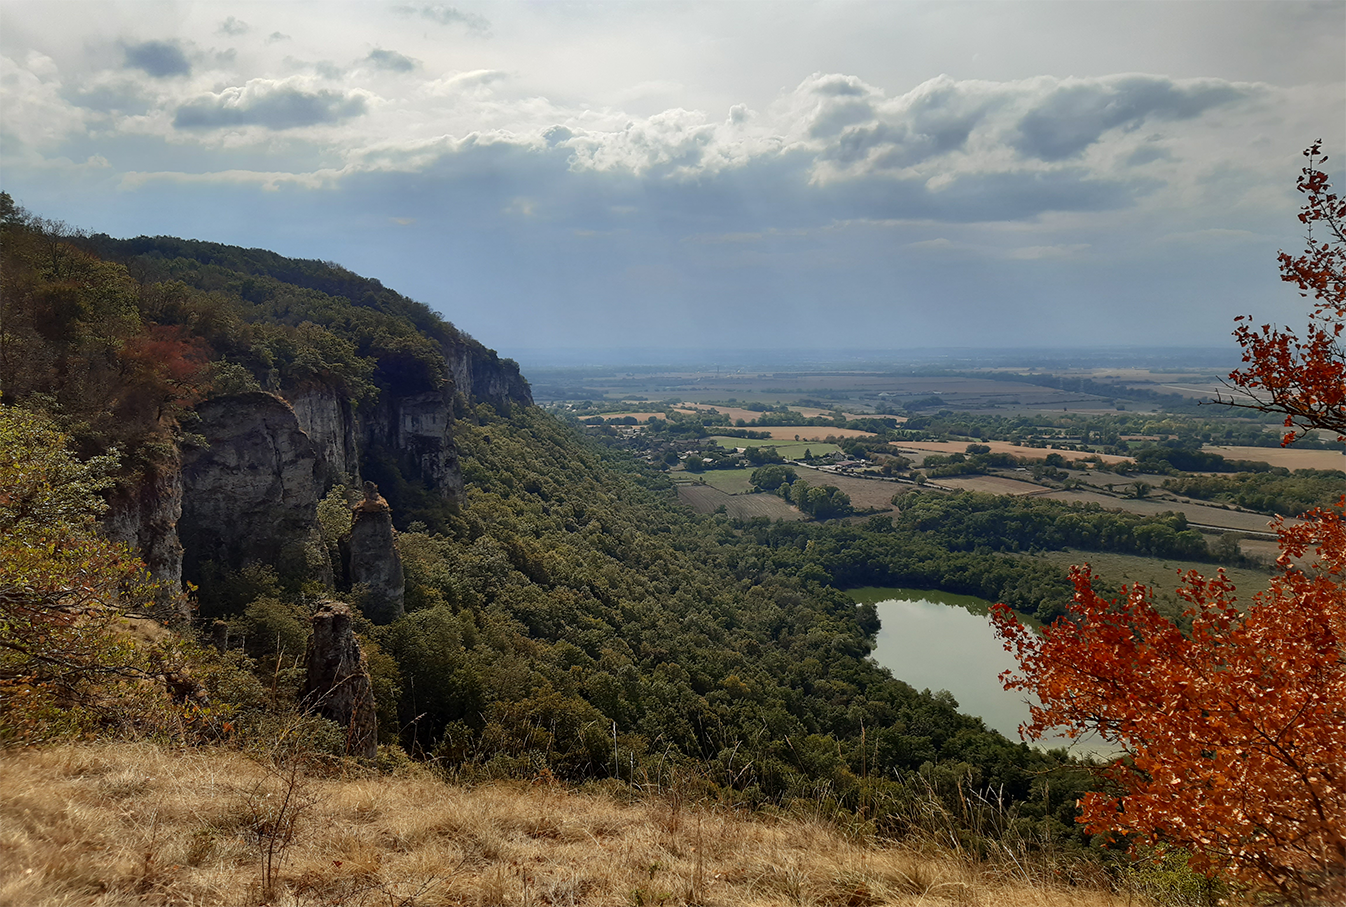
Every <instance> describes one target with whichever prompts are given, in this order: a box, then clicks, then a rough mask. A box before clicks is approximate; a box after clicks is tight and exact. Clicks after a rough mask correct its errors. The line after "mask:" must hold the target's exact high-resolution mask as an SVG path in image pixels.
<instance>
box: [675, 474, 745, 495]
mask: <svg viewBox="0 0 1346 907" xmlns="http://www.w3.org/2000/svg"><path fill="white" fill-rule="evenodd" d="M752 474H753V470H752V469H708V470H706V471H705V472H697V473H692V472H675V473H674V474H673V482H674V484H676V485H709V486H710V487H711V488H715V489H717V490H719V491H723V492H724V493H725V494H749V493H751V492H752V483H751V482H749V481H748V478H749V476H751V475H752Z"/></svg>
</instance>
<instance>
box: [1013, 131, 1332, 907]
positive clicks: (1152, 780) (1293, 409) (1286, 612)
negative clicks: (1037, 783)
mask: <svg viewBox="0 0 1346 907" xmlns="http://www.w3.org/2000/svg"><path fill="white" fill-rule="evenodd" d="M1306 155H1307V156H1308V158H1309V164H1308V166H1306V167H1305V168H1304V171H1303V175H1302V176H1301V178H1300V180H1299V189H1300V191H1301V192H1303V193H1304V194H1305V195H1306V196H1307V202H1306V203H1305V206H1304V209H1303V212H1302V213H1301V215H1300V220H1301V221H1302V222H1303V223H1304V224H1305V225H1306V227H1307V229H1308V232H1309V237H1308V247H1307V249H1306V251H1305V253H1304V254H1303V255H1300V256H1297V257H1292V256H1289V255H1286V254H1284V253H1282V254H1281V256H1280V263H1281V275H1282V277H1283V279H1285V280H1287V281H1290V282H1293V283H1295V284H1296V285H1297V286H1299V288H1300V290H1301V292H1302V293H1304V294H1305V295H1306V296H1307V295H1312V296H1313V297H1314V298H1315V300H1316V302H1315V304H1314V309H1313V313H1312V315H1311V316H1310V324H1309V327H1308V330H1307V332H1306V334H1305V336H1304V337H1303V338H1302V339H1301V338H1299V337H1297V336H1296V335H1294V334H1292V333H1289V332H1287V331H1282V330H1280V329H1278V328H1273V327H1272V326H1270V325H1266V326H1263V327H1262V328H1261V330H1254V329H1253V328H1251V327H1249V326H1248V325H1247V324H1246V323H1245V322H1246V319H1241V320H1240V322H1239V327H1238V329H1237V330H1236V332H1235V336H1236V337H1237V338H1238V340H1239V342H1240V343H1241V344H1242V345H1243V348H1244V362H1245V363H1247V364H1248V365H1247V367H1246V368H1245V369H1243V370H1241V371H1237V372H1234V373H1233V375H1232V376H1231V381H1232V383H1233V386H1234V387H1235V388H1237V389H1238V390H1239V391H1240V392H1241V393H1242V394H1243V395H1244V400H1243V401H1241V402H1238V401H1236V402H1235V403H1234V405H1237V406H1244V407H1251V408H1254V409H1258V410H1262V411H1265V412H1275V413H1278V414H1282V415H1284V417H1285V425H1286V427H1287V428H1288V429H1290V430H1289V431H1288V432H1287V434H1286V436H1285V442H1286V443H1289V442H1290V441H1291V440H1293V439H1294V437H1295V436H1296V434H1298V433H1302V432H1303V431H1305V430H1307V429H1313V428H1326V429H1329V430H1332V431H1336V432H1338V433H1339V434H1341V433H1346V416H1344V415H1343V409H1342V407H1343V399H1344V398H1346V375H1344V373H1343V358H1342V348H1341V345H1340V337H1341V332H1342V324H1343V321H1344V320H1346V236H1343V232H1342V227H1343V224H1346V206H1343V204H1342V203H1341V202H1339V201H1338V199H1337V197H1336V196H1335V195H1333V194H1331V192H1330V191H1329V186H1328V182H1327V177H1326V175H1325V174H1324V173H1323V172H1322V171H1321V170H1320V169H1319V168H1320V166H1321V165H1322V163H1323V161H1324V160H1326V159H1325V158H1324V157H1323V156H1322V155H1321V152H1320V147H1319V144H1317V143H1315V144H1314V145H1313V146H1312V147H1311V148H1309V150H1308V151H1307V152H1306ZM1315 230H1318V231H1319V233H1321V232H1322V231H1326V232H1327V233H1328V237H1327V238H1326V240H1325V241H1320V238H1321V237H1320V236H1319V235H1316V234H1315ZM1344 511H1346V499H1344V500H1343V501H1342V502H1341V503H1340V504H1339V505H1338V506H1337V507H1335V508H1332V509H1329V510H1315V511H1312V512H1310V513H1308V514H1305V516H1304V520H1303V522H1302V523H1300V524H1297V525H1294V526H1285V525H1278V528H1277V531H1278V533H1279V536H1280V549H1281V555H1280V558H1279V566H1280V572H1279V573H1278V575H1276V576H1275V577H1274V578H1273V579H1272V581H1271V587H1270V589H1269V590H1268V591H1267V592H1265V593H1262V594H1260V595H1258V596H1256V597H1254V599H1253V602H1252V603H1251V606H1247V607H1244V606H1242V605H1240V604H1239V603H1238V602H1237V601H1236V599H1235V594H1234V593H1235V590H1234V587H1233V585H1232V584H1231V583H1230V582H1229V581H1228V580H1227V579H1225V577H1224V576H1223V574H1221V575H1220V576H1218V577H1217V578H1215V579H1206V578H1204V577H1202V576H1200V575H1199V574H1197V573H1196V572H1195V571H1193V572H1190V573H1188V574H1187V575H1186V577H1185V586H1184V588H1182V589H1180V590H1179V593H1180V594H1181V595H1182V597H1183V598H1184V599H1185V600H1186V601H1188V602H1189V603H1190V604H1191V608H1190V609H1189V610H1188V611H1187V612H1186V613H1185V615H1184V616H1185V618H1186V619H1188V620H1190V621H1191V629H1190V631H1189V632H1186V633H1184V632H1183V631H1181V630H1180V629H1179V628H1178V627H1177V626H1175V625H1174V624H1173V623H1172V622H1170V621H1168V620H1167V619H1165V618H1164V617H1162V616H1161V615H1160V614H1159V613H1158V612H1157V611H1156V610H1155V608H1154V606H1153V601H1152V598H1151V594H1150V591H1149V590H1148V589H1146V588H1145V587H1144V586H1142V585H1139V584H1137V585H1135V586H1131V587H1123V589H1122V596H1121V598H1120V599H1118V600H1117V601H1108V600H1105V599H1103V598H1101V597H1100V596H1099V595H1097V594H1096V593H1095V591H1094V589H1093V582H1092V580H1093V577H1092V576H1091V575H1090V573H1089V571H1088V568H1087V567H1085V568H1076V570H1075V571H1074V574H1073V578H1074V583H1075V596H1074V601H1073V603H1072V605H1071V607H1070V611H1069V613H1068V615H1067V616H1066V617H1065V618H1062V619H1059V620H1057V621H1056V622H1055V623H1053V624H1052V625H1050V626H1049V627H1046V628H1044V629H1043V630H1042V631H1041V633H1037V632H1034V631H1032V630H1029V629H1026V628H1025V627H1023V626H1022V625H1020V624H1019V623H1018V621H1017V620H1016V619H1015V618H1014V616H1013V613H1012V612H1011V611H1010V609H1009V608H1007V607H1006V606H1004V605H997V606H996V608H995V610H994V612H993V614H992V622H993V624H994V626H995V629H996V632H997V633H998V634H999V635H1000V637H1001V638H1002V639H1003V640H1004V642H1005V647H1006V649H1007V650H1009V651H1010V652H1012V653H1013V654H1014V655H1015V657H1016V658H1017V659H1018V662H1019V666H1020V671H1021V673H1019V674H1017V675H1014V674H1011V673H1008V672H1007V673H1006V675H1004V676H1002V681H1003V682H1004V684H1005V686H1006V688H1007V689H1010V690H1021V691H1024V692H1026V693H1029V694H1031V696H1032V697H1033V698H1034V699H1036V703H1035V704H1032V705H1031V707H1030V721H1029V723H1028V724H1027V725H1026V726H1024V727H1023V729H1022V732H1023V733H1024V734H1025V735H1026V736H1027V737H1030V738H1035V739H1036V738H1040V737H1041V736H1042V735H1043V734H1044V733H1046V732H1047V731H1048V729H1050V728H1055V727H1060V728H1064V729H1065V731H1066V733H1067V734H1068V735H1070V736H1072V737H1077V736H1079V735H1080V734H1083V733H1085V732H1089V731H1095V732H1098V733H1099V734H1101V735H1102V736H1103V737H1104V738H1105V739H1107V740H1109V741H1111V742H1113V743H1115V744H1116V745H1118V746H1119V747H1120V748H1122V750H1123V751H1124V755H1123V756H1122V757H1120V758H1117V759H1115V760H1114V761H1113V762H1112V763H1111V764H1110V765H1109V766H1108V767H1107V768H1106V769H1105V771H1104V774H1105V784H1104V785H1103V789H1102V790H1101V791H1100V792H1096V793H1091V794H1089V795H1087V796H1086V797H1085V798H1084V799H1083V800H1081V802H1080V807H1081V815H1080V821H1081V822H1082V823H1084V824H1085V825H1086V826H1087V828H1088V830H1089V831H1090V832H1091V833H1114V834H1120V835H1125V836H1131V837H1130V840H1131V841H1132V843H1142V842H1144V843H1151V844H1160V845H1177V846H1180V847H1183V848H1186V849H1187V850H1188V852H1189V853H1190V854H1191V860H1190V862H1191V865H1192V866H1193V868H1195V869H1198V870H1201V871H1204V872H1207V873H1211V874H1215V873H1226V874H1228V875H1230V876H1232V877H1233V878H1236V879H1240V880H1243V881H1244V882H1246V883H1249V884H1251V885H1252V886H1254V887H1257V888H1263V889H1271V890H1275V891H1278V892H1279V893H1280V894H1281V896H1282V897H1284V898H1287V899H1291V900H1304V899H1320V900H1326V901H1327V902H1331V903H1338V902H1340V901H1341V899H1346V523H1344V522H1343V512H1344Z"/></svg>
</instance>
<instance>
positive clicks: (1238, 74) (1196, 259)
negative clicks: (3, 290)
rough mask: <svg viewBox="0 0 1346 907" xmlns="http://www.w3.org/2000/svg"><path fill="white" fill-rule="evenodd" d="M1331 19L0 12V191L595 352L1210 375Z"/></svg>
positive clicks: (1323, 66) (1253, 288)
mask: <svg viewBox="0 0 1346 907" xmlns="http://www.w3.org/2000/svg"><path fill="white" fill-rule="evenodd" d="M1316 139H1322V140H1323V141H1324V148H1325V150H1326V151H1327V153H1328V154H1329V155H1331V161H1330V162H1329V164H1328V169H1329V171H1330V172H1331V173H1332V174H1333V175H1334V178H1335V180H1336V184H1337V185H1338V186H1342V185H1346V179H1344V178H1343V176H1342V174H1343V172H1344V171H1343V170H1342V168H1341V166H1340V165H1341V163H1342V161H1343V160H1346V0H1333V2H1322V3H1319V2H1298V0H1278V2H1271V3H1260V2H1223V0H1222V2H1201V0H1190V2H1189V0H1147V2H1109V0H1097V2H1016V0H1000V2H989V3H983V2H898V0H889V2H880V3H867V2H792V0H780V2H766V0H758V2H747V0H722V2H692V3H680V2H636V0H627V2H515V3H457V4H455V5H448V4H447V3H426V2H423V0H394V2H376V0H365V2H358V3H332V2H304V3H299V2H284V0H270V2H194V3H172V2H149V0H144V2H130V3H119V2H97V3H81V2H51V0H46V2H40V3H32V2H17V0H0V189H3V190H5V191H7V192H9V193H10V194H11V195H13V196H14V198H15V200H16V201H17V202H18V203H19V204H21V205H23V206H25V207H26V208H27V209H28V210H29V211H30V212H32V213H34V214H36V215H40V216H43V217H47V218H52V219H56V220H62V221H65V222H67V223H68V224H70V225H71V226H74V227H79V228H83V229H87V230H90V231H93V232H105V233H109V234H111V235H113V236H136V235H141V234H148V235H156V234H167V235H176V236H183V237H189V238H194V239H203V240H210V241H215V242H223V243H230V244H236V245H242V246H249V247H262V248H268V249H272V250H275V251H277V252H279V253H281V254H284V255H289V256H294V257H299V258H313V259H320V260H324V261H335V262H337V263H339V264H341V265H343V266H345V267H347V268H349V269H351V270H353V271H355V272H357V273H360V274H363V275H366V276H370V277H376V278H378V279H379V280H381V281H382V282H383V283H384V284H385V285H387V286H389V287H392V288H393V289H396V290H398V291H400V292H402V293H403V294H405V295H407V296H410V297H412V298H414V299H418V300H420V301H422V302H425V303H427V304H429V305H430V306H432V307H433V308H435V309H436V310H438V311H440V312H442V313H443V314H444V315H445V317H447V318H448V319H449V320H451V321H452V322H454V323H455V324H456V325H458V326H459V327H460V328H463V329H464V330H466V331H468V332H469V333H471V334H472V335H474V336H475V337H477V338H478V339H480V340H481V341H482V342H484V343H486V344H487V345H488V346H491V347H493V348H496V349H498V350H500V351H501V352H502V353H503V354H505V355H515V356H516V358H519V359H520V361H521V362H522V363H523V364H524V365H525V366H526V365H527V361H528V357H529V356H530V355H537V354H538V353H539V351H547V350H551V351H565V350H583V349H594V348H617V347H620V348H632V347H646V348H656V349H657V348H669V349H673V348H677V349H686V348H708V349H716V348H726V349H728V348H733V349H749V348H752V349H772V348H792V349H819V350H841V349H845V348H847V347H851V346H860V347H864V348H866V349H887V348H892V349H916V348H922V347H942V348H964V347H965V348H973V349H976V348H1010V347H1033V348H1042V347H1071V346H1088V347H1099V346H1154V347H1167V346H1183V347H1194V346H1196V347H1200V346H1225V345H1227V346H1229V347H1230V348H1231V349H1234V347H1233V344H1232V341H1231V340H1230V338H1229V333H1230V331H1231V330H1232V326H1233V318H1234V317H1235V316H1236V315H1240V314H1252V315H1254V316H1255V317H1256V318H1257V319H1259V320H1262V321H1273V322H1276V323H1280V324H1290V325H1294V324H1301V323H1303V320H1304V313H1305V311H1306V307H1305V304H1304V301H1303V300H1301V299H1300V298H1299V297H1298V295H1297V293H1296V292H1295V291H1294V289H1293V288H1291V287H1288V286H1283V285H1282V284H1281V283H1280V281H1279V279H1278V274H1277V270H1276V253H1277V251H1278V250H1280V249H1286V250H1290V251H1293V250H1297V249H1299V248H1302V245H1303V240H1302V237H1301V235H1300V224H1299V223H1298V221H1297V220H1296V217H1295V215H1296V213H1297V211H1298V207H1299V196H1298V195H1297V193H1296V192H1295V189H1294V186H1295V179H1296V177H1297V175H1298V172H1299V168H1300V167H1301V166H1302V165H1303V163H1304V159H1303V158H1302V156H1301V153H1302V151H1303V150H1304V149H1305V148H1306V147H1307V146H1308V145H1309V144H1310V143H1311V142H1313V141H1314V140H1316Z"/></svg>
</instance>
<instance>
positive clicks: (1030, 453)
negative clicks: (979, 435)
mask: <svg viewBox="0 0 1346 907" xmlns="http://www.w3.org/2000/svg"><path fill="white" fill-rule="evenodd" d="M888 443H890V444H892V445H893V446H894V447H896V448H897V449H898V450H899V451H900V452H902V453H907V452H910V453H913V454H915V455H916V457H915V462H916V465H917V466H919V465H920V463H921V460H920V455H921V454H923V453H940V454H951V453H964V452H966V451H967V446H968V444H982V445H983V446H985V447H989V448H991V453H1007V454H1012V455H1013V456H1016V457H1019V458H1021V459H1024V460H1045V459H1047V455H1048V454H1060V455H1061V456H1063V457H1065V458H1066V459H1067V460H1078V459H1083V458H1085V457H1098V458H1099V459H1101V460H1102V461H1103V462H1104V463H1124V462H1126V461H1128V460H1130V459H1131V458H1130V457H1119V456H1115V455H1113V454H1094V453H1083V452H1081V451H1077V450H1052V449H1051V448H1044V447H1016V446H1014V445H1013V444H1011V443H1010V442H1009V441H890V442H888Z"/></svg>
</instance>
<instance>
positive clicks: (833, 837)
mask: <svg viewBox="0 0 1346 907" xmlns="http://www.w3.org/2000/svg"><path fill="white" fill-rule="evenodd" d="M0 790H3V791H4V794H3V797H0V904H3V905H13V907H20V905H22V907H28V905H72V907H73V905H88V907H112V905H130V904H138V905H141V904H152V905H156V904H157V905H168V904H174V905H176V904H182V905H196V907H211V905H261V904H268V905H275V907H281V905H285V907H301V905H314V907H316V905H342V907H361V905H368V907H376V905H377V907H381V905H400V907H415V905H472V907H488V905H509V907H513V905H518V907H542V905H557V907H559V905H565V907H575V905H613V907H616V905H636V907H644V905H686V904H696V905H723V907H758V905H761V907H775V905H837V907H878V905H893V907H917V905H921V907H927V905H928V907H935V905H941V907H953V905H962V907H1122V905H1129V907H1142V905H1148V904H1150V903H1151V902H1150V901H1149V900H1147V899H1143V898H1140V897H1138V896H1137V895H1135V894H1129V895H1128V894H1125V893H1111V892H1109V891H1107V890H1105V889H1104V888H1103V887H1101V886H1097V885H1094V886H1091V885H1090V884H1087V883H1086V884H1080V885H1077V886H1076V887H1070V886H1068V885H1067V884H1066V883H1065V881H1064V880H1063V879H1062V878H1061V877H1060V876H1059V875H1058V873H1059V872H1060V870H1061V866H1059V865H1057V866H1051V867H1049V866H1041V867H1035V866H1034V865H1032V864H1031V863H1030V862H1028V861H1026V860H1022V859H1016V858H1014V857H1013V856H1012V855H1006V856H1005V857H1003V858H1002V859H999V860H996V861H993V862H987V861H977V860H974V859H972V858H971V857H970V856H969V855H967V854H966V853H964V852H962V851H959V850H956V849H948V848H945V847H941V846H939V844H938V842H937V841H935V840H933V839H926V840H924V841H923V842H909V843H907V844H904V845H896V844H891V843H883V842H874V841H871V840H867V839H865V838H863V837H860V836H855V835H849V836H848V835H846V834H843V833H842V832H841V831H840V830H839V829H838V828H837V827H836V826H835V825H832V824H830V823H828V822H825V821H821V820H819V819H816V818H812V819H811V818H788V819H783V818H776V819H771V818H766V817H760V816H759V817H756V818H754V817H750V816H745V815H741V814H737V813H734V812H730V811H727V810H725V809H722V808H715V807H713V806H709V805H697V804H691V803H686V802H683V801H681V800H679V798H678V797H676V796H673V795H671V794H668V793H664V794H659V793H650V794H647V795H644V796H639V797H634V798H633V797H631V796H629V795H628V796H626V797H625V798H624V799H622V800H618V799H614V798H613V797H612V796H608V795H603V794H598V793H594V794H588V793H583V792H574V791H571V790H568V789H566V788H563V787H561V786H560V785H557V784H555V783H548V782H543V781H539V782H538V783H537V784H533V785H528V784H523V783H494V784H481V785H478V786H473V787H463V786H454V785H451V784H446V783H444V782H441V781H438V780H435V779H434V778H432V777H430V776H429V775H428V774H426V773H425V772H424V771H422V770H420V769H416V768H411V769H408V770H407V771H406V772H405V773H404V776H401V777H388V776H380V775H377V774H374V773H373V772H370V771H365V770H361V769H358V768H350V767H348V768H346V769H345V771H344V774H343V772H342V770H341V769H340V767H336V768H329V769H328V770H327V771H326V772H324V773H317V774H314V773H303V772H299V773H297V774H294V775H291V774H290V773H289V772H288V771H286V770H280V769H277V768H275V767H274V766H273V765H271V764H270V763H264V762H260V761H256V760H253V759H250V758H247V757H245V756H243V755H241V754H238V753H236V752H231V751H224V750H217V749H186V750H184V749H167V748H159V747H156V746H152V745H148V744H131V743H105V744H86V745H78V746H59V747H51V748H47V749H22V748H15V749H10V750H6V751H4V752H3V753H0ZM287 797H288V803H289V806H290V808H291V809H292V810H293V813H292V815H293V819H294V822H293V824H292V825H290V824H287V823H286V822H285V821H284V820H285V818H286V816H285V815H284V814H283V813H281V811H280V810H279V805H280V804H281V803H284V802H287V800H286V798H287ZM278 820H279V821H278ZM286 830H289V831H292V836H290V837H289V838H288V839H287V840H286V841H285V843H283V844H278V843H277V835H278V834H280V833H281V832H282V831H286ZM268 845H271V856H272V863H271V867H272V872H271V876H270V886H269V888H268V887H267V885H266V884H265V882H266V880H265V879H264V866H265V862H264V857H265V853H266V851H267V848H268ZM1094 881H1095V882H1097V881H1098V880H1097V879H1095V880H1094Z"/></svg>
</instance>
